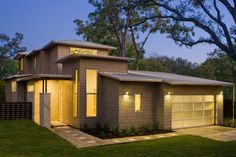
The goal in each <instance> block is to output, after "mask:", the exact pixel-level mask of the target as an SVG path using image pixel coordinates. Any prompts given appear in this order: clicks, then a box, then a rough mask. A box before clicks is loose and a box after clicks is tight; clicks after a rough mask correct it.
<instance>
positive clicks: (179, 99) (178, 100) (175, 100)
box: [171, 95, 183, 103]
mask: <svg viewBox="0 0 236 157" xmlns="http://www.w3.org/2000/svg"><path fill="white" fill-rule="evenodd" d="M171 100H172V103H182V102H183V96H179V95H176V96H172V99H171Z"/></svg>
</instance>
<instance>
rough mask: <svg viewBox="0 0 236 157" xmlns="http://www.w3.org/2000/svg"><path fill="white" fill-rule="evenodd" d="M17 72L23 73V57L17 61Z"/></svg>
mask: <svg viewBox="0 0 236 157" xmlns="http://www.w3.org/2000/svg"><path fill="white" fill-rule="evenodd" d="M19 70H20V71H23V70H24V58H23V57H21V58H20V59H19Z"/></svg>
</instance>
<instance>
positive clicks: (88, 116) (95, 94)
mask: <svg viewBox="0 0 236 157" xmlns="http://www.w3.org/2000/svg"><path fill="white" fill-rule="evenodd" d="M88 70H94V71H96V92H93V93H89V92H87V71H88ZM97 93H98V69H95V68H86V69H85V105H86V107H85V109H86V111H85V113H86V117H87V118H94V117H97V102H98V97H97ZM88 95H94V96H96V101H95V107H96V111H95V115H92V116H90V115H88V112H87V111H88V104H87V102H88V100H87V96H88Z"/></svg>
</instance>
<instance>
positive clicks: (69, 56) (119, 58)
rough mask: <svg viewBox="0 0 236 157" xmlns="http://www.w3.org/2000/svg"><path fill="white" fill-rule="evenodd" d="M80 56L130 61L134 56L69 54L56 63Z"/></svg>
mask: <svg viewBox="0 0 236 157" xmlns="http://www.w3.org/2000/svg"><path fill="white" fill-rule="evenodd" d="M78 58H93V59H104V60H117V61H125V62H127V61H129V60H133V59H132V58H126V57H116V56H98V55H84V54H69V55H66V56H64V57H62V58H59V59H58V60H57V61H56V63H64V62H68V61H71V60H75V59H78Z"/></svg>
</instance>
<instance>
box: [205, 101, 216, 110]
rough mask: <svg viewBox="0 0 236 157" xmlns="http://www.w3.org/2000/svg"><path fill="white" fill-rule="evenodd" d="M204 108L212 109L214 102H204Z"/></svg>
mask: <svg viewBox="0 0 236 157" xmlns="http://www.w3.org/2000/svg"><path fill="white" fill-rule="evenodd" d="M204 110H214V102H206V103H204Z"/></svg>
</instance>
